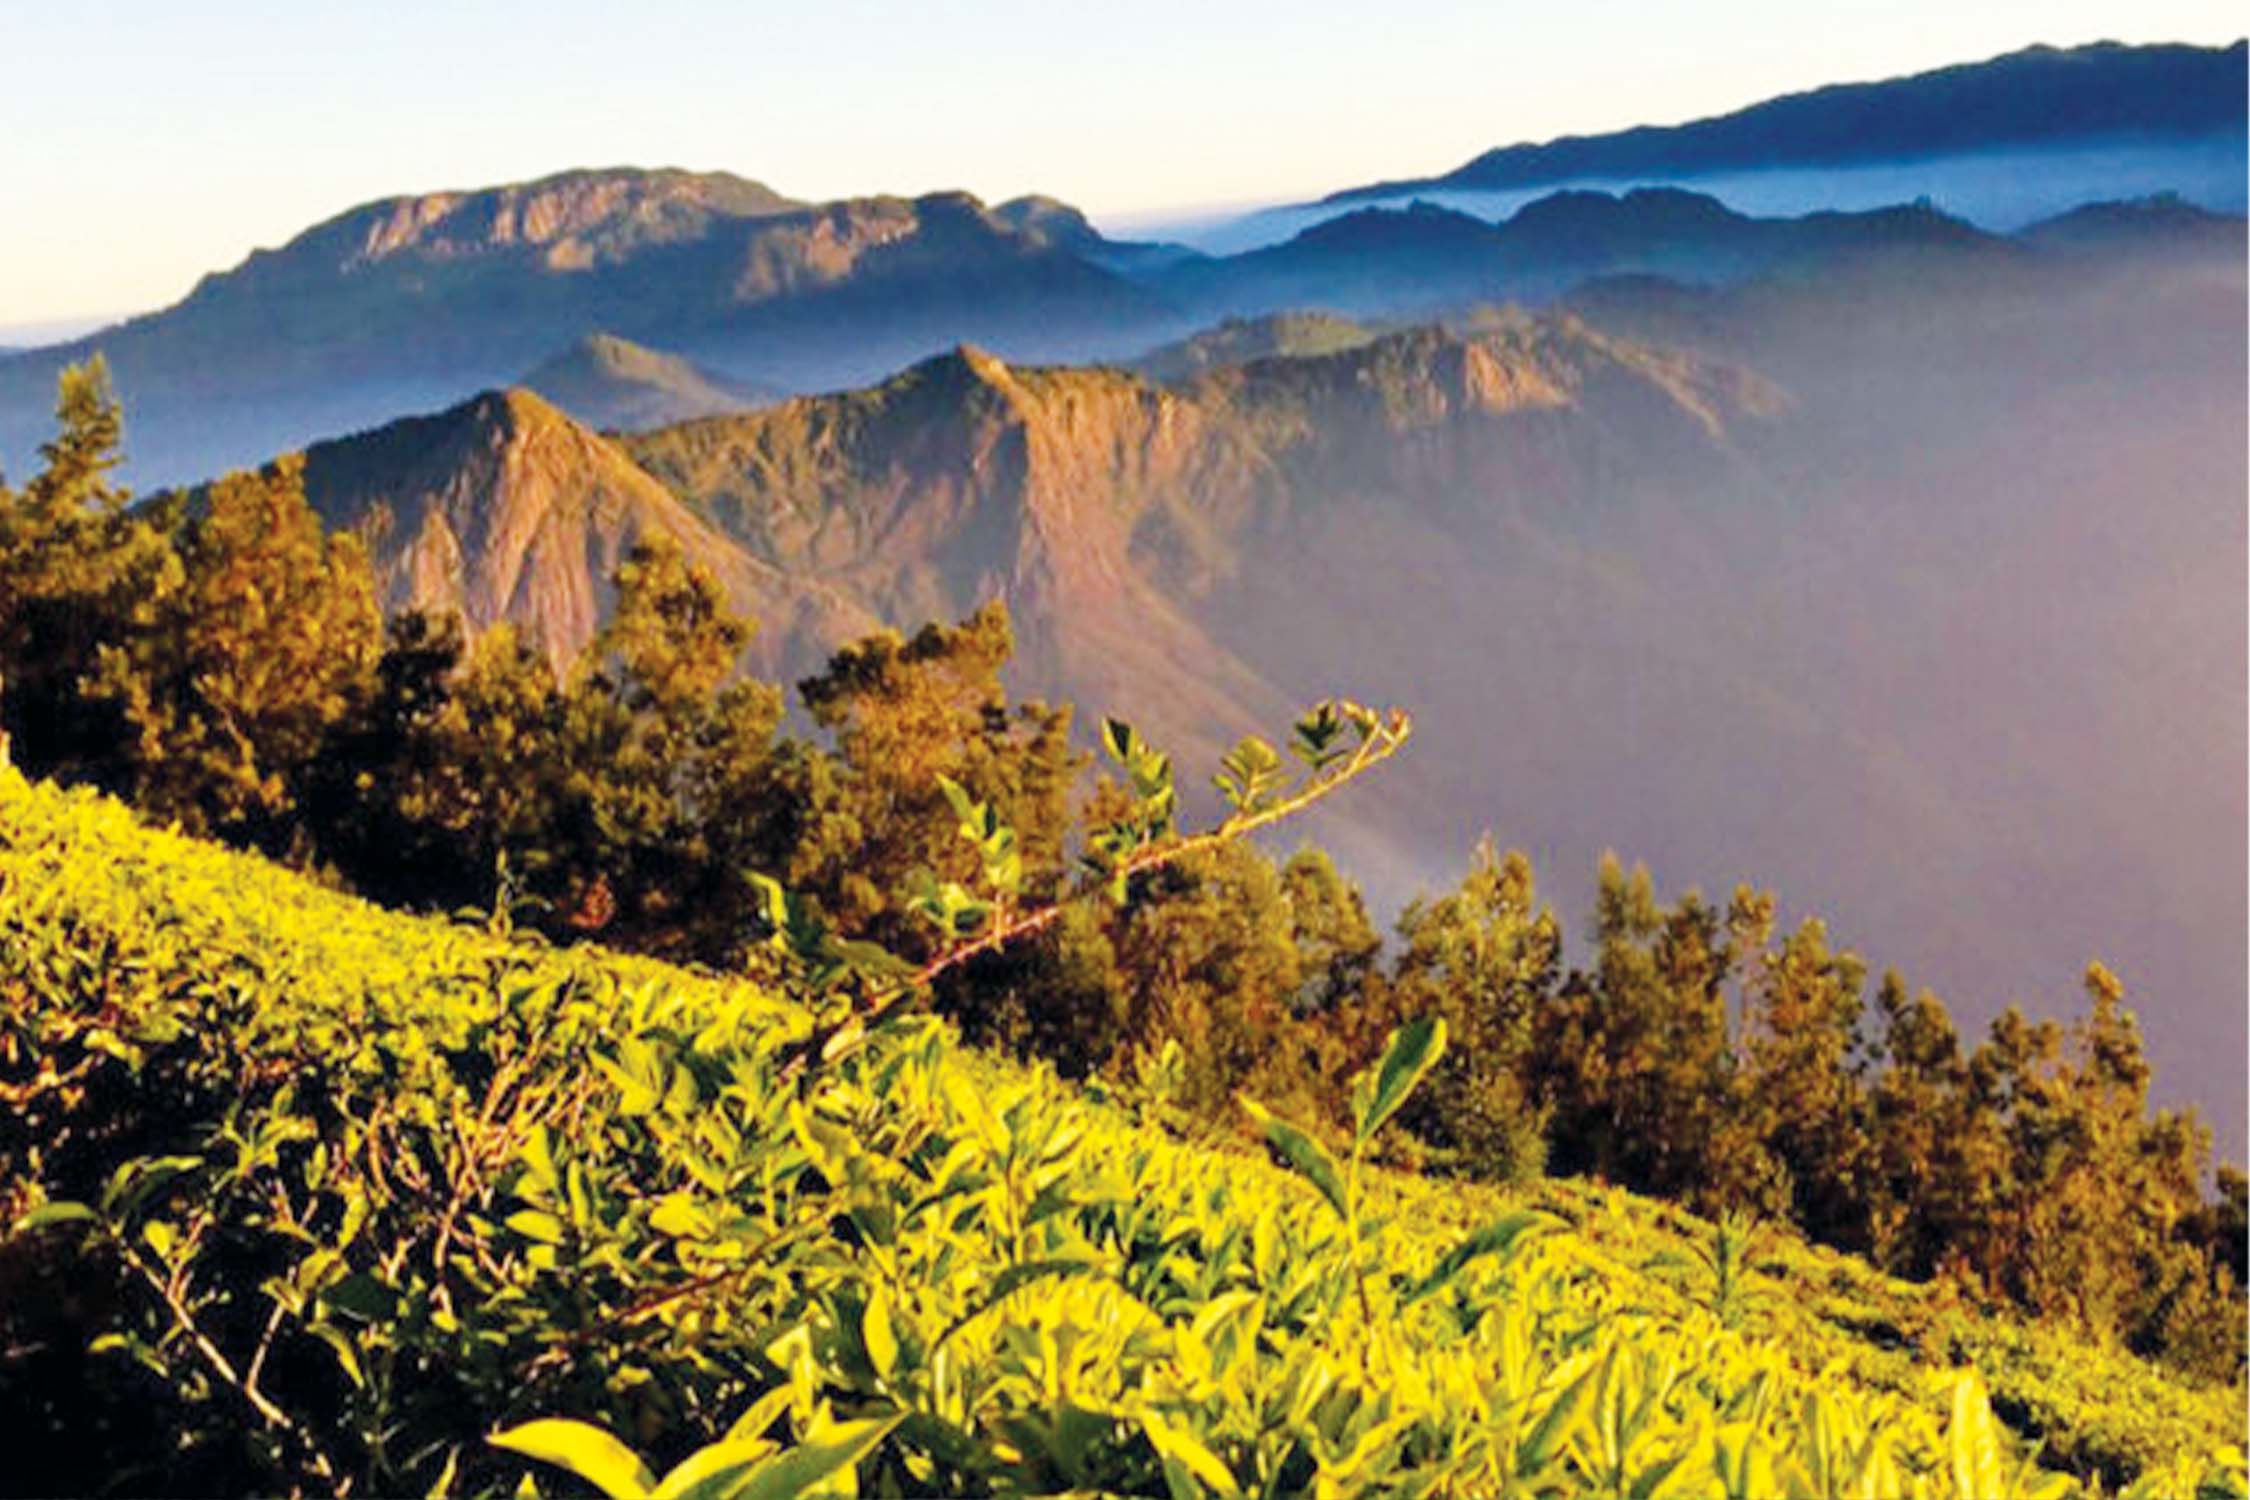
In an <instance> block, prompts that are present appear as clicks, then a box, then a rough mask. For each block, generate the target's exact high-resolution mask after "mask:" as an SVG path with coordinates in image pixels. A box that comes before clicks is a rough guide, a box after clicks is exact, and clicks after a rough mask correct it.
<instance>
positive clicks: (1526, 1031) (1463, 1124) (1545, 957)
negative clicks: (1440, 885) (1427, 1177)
mask: <svg viewBox="0 0 2250 1500" xmlns="http://www.w3.org/2000/svg"><path fill="white" fill-rule="evenodd" d="M1398 935H1399V941H1400V942H1401V944H1402V945H1403V948H1402V950H1401V952H1400V954H1399V957H1398V961H1397V964H1396V966H1395V967H1394V969H1393V972H1392V980H1391V987H1392V992H1393V998H1392V1001H1391V1005H1392V1009H1393V1011H1394V1012H1395V1013H1396V1014H1397V1015H1398V1016H1400V1017H1414V1016H1424V1015H1435V1016H1438V1017H1440V1018H1442V1019H1443V1020H1444V1022H1445V1024H1446V1033H1447V1035H1448V1036H1449V1037H1450V1038H1451V1042H1450V1044H1449V1046H1448V1047H1447V1050H1446V1054H1445V1056H1444V1058H1443V1059H1441V1060H1440V1062H1439V1064H1438V1066H1437V1070H1436V1072H1435V1074H1434V1075H1433V1076H1432V1078H1431V1080H1430V1085H1429V1087H1428V1088H1427V1089H1425V1090H1423V1091H1422V1093H1421V1094H1420V1095H1419V1096H1418V1097H1417V1098H1416V1100H1415V1102H1414V1104H1413V1105H1412V1106H1411V1107H1410V1110H1409V1113H1408V1115H1407V1116H1406V1117H1405V1123H1406V1125H1407V1126H1408V1128H1409V1129H1411V1130H1413V1131H1414V1132H1415V1133H1416V1134H1417V1135H1419V1136H1420V1137H1422V1138H1423V1139H1424V1140H1426V1141H1428V1142H1429V1143H1430V1144H1431V1145H1432V1146H1434V1147H1436V1148H1437V1149H1438V1151H1439V1152H1440V1153H1441V1159H1443V1158H1450V1159H1451V1160H1453V1161H1454V1162H1456V1163H1457V1164H1458V1165H1459V1167H1460V1168H1461V1169H1462V1170H1463V1171H1466V1172H1469V1173H1471V1174H1473V1175H1476V1176H1482V1177H1492V1178H1497V1179H1500V1180H1503V1181H1516V1180H1520V1179H1523V1178H1526V1177H1531V1176H1536V1175H1537V1174H1538V1173H1539V1172H1541V1171H1542V1170H1544V1169H1545V1166H1546V1157H1547V1148H1546V1138H1545V1137H1546V1123H1547V1121H1546V1113H1547V1112H1546V1110H1545V1109H1544V1108H1542V1107H1541V1106H1540V1104H1539V1103H1538V1102H1536V1101H1535V1100H1534V1099H1533V1098H1532V1097H1531V1096H1530V1091H1529V1089H1528V1087H1527V1081H1526V1078H1525V1072H1526V1068H1527V1064H1528V1060H1529V1056H1530V1053H1531V1049H1532V1044H1533V1027H1534V1024H1535V1023H1536V1021H1537V1019H1538V1017H1539V1015H1540V1013H1541V1011H1542V1010H1543V1009H1544V1008H1545V1007H1546V1006H1547V1005H1548V1004H1549V1002H1550V1000H1551V998H1552V995H1553V993H1554V988H1555V985H1556V984H1557V982H1558V980H1559V979H1560V976H1561V950H1562V928H1561V925H1560V924H1559V923H1558V922H1557V921H1556V920H1555V917H1554V914H1553V913H1552V912H1550V911H1548V910H1546V909H1544V908H1542V907H1540V906H1539V905H1538V896H1537V890H1536V887H1535V885H1534V882H1533V879H1532V871H1531V861H1530V860H1529V859H1528V858H1526V857H1525V856H1524V855H1523V854H1522V853H1520V852H1518V851H1515V850H1511V851H1509V853H1508V854H1507V855H1506V856H1505V857H1504V858H1503V857H1502V856H1501V855H1500V854H1499V852H1498V851H1497V850H1496V849H1495V848H1494V846H1493V844H1492V842H1491V840H1490V839H1487V840H1485V841H1484V842H1483V843H1481V844H1479V845H1478V846H1477V852H1476V857H1475V860H1474V862H1473V863H1472V865H1471V866H1470V869H1469V873H1468V875H1467V876H1465V877H1464V878H1463V879H1462V882H1461V884H1460V885H1459V886H1458V887H1457V888H1456V889H1454V890H1453V891H1451V892H1450V893H1448V894H1447V895H1445V896H1442V897H1440V898H1439V899H1437V900H1436V901H1433V902H1421V901H1417V902H1415V903H1414V904H1413V905H1411V906H1409V907H1408V908H1407V909H1406V912H1405V914H1404V915H1403V916H1401V917H1400V918H1399V924H1398Z"/></svg>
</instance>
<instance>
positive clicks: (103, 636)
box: [0, 355, 179, 790]
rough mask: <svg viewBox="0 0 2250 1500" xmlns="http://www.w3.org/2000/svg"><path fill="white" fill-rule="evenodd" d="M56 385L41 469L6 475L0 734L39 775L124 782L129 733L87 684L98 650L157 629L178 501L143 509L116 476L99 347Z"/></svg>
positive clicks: (116, 447)
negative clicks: (23, 477) (14, 478)
mask: <svg viewBox="0 0 2250 1500" xmlns="http://www.w3.org/2000/svg"><path fill="white" fill-rule="evenodd" d="M57 391H58V393H57V399H56V407H55V417H56V423H57V427H58V431H57V433H56V435H55V436H54V437H53V438H52V439H51V440H49V441H48V442H47V443H45V444H43V445H42V446H41V448H40V450H39V452H40V457H41V459H42V463H43V467H42V469H41V471H40V472H39V473H38V474H37V475H36V476H34V477H33V478H32V480H31V481H30V482H29V483H28V484H27V485H26V486H25V487H24V488H23V489H22V490H21V491H15V490H11V489H9V488H7V487H6V486H5V485H0V689H4V691H0V736H4V737H5V738H6V739H7V740H8V741H10V742H11V744H12V748H13V755H14V758H15V760H16V761H17V762H18V763H19V764H20V765H22V766H23V767H24V769H26V770H27V771H30V772H32V773H33V774H35V775H48V776H58V777H63V778H66V779H87V780H93V781H96V782H99V783H100V784H102V785H104V786H107V787H109V788H111V789H112V790H126V789H127V787H126V782H127V770H126V767H125V766H124V764H123V763H122V761H121V752H122V750H123V747H124V746H125V745H126V743H127V741H128V738H129V731H128V729H127V727H126V725H125V723H124V721H123V716H122V714H121V712H120V710H119V706H118V705H117V704H116V703H114V702H110V701H107V700H105V699H102V698H100V697H97V696H93V695H90V694H89V691H88V689H89V686H90V684H91V683H92V681H93V679H94V677H95V676H96V675H97V673H98V671H99V668H100V654H101V649H102V647H103V646H104V645H114V644H117V643H119V642H122V641H124V640H126V639H128V638H129V637H131V636H132V635H134V634H136V633H138V632H141V631H144V630H146V629H148V628H149V627H150V625H151V623H152V621H151V612H152V609H153V607H154V601H156V600H158V599H161V598H163V597H165V596H166V595H167V594H168V593H169V592H171V591H172V590H173V589H174V588H176V587H177V584H178V571H179V561H178V559H177V557H176V556H175V555H174V553H173V548H172V539H171V529H172V525H173V524H174V520H175V515H174V508H173V507H171V506H169V505H161V504H160V505H157V506H154V507H143V508H141V509H139V510H135V509H133V508H131V507H130V502H131V496H130V494H129V492H127V491H126V490H125V489H124V488H123V487H121V486H119V485H118V484H117V483H116V482H115V480H114V478H113V477H112V474H113V471H114V470H115V469H116V467H117V465H118V463H119V462H120V460H121V453H120V443H121V440H122V438H123V433H124V425H123V419H122V416H121V415H120V412H119V409H118V405H117V400H116V397H115V396H114V395H113V394H112V392H111V390H110V384H109V372H108V368H107V367H106V366H105V365H104V364H103V362H102V360H101V358H100V356H98V355H97V356H96V357H95V358H94V359H93V360H91V361H89V362H88V363H87V364H84V365H75V366H72V367H71V368H69V369H66V370H64V371H63V373H62V375H61V377H60V380H59V382H58V388H57Z"/></svg>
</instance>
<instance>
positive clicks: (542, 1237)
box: [506, 1208, 563, 1245]
mask: <svg viewBox="0 0 2250 1500" xmlns="http://www.w3.org/2000/svg"><path fill="white" fill-rule="evenodd" d="M506 1222H507V1225H508V1227H509V1228H510V1229H513V1230H514V1231H515V1232H516V1233H518V1234H520V1235H522V1236H523V1237H524V1238H525V1239H527V1240H537V1241H539V1242H540V1243H541V1244H543V1245H559V1244H561V1243H562V1242H563V1222H562V1220H560V1219H558V1218H556V1217H555V1216H554V1215H553V1214H551V1213H548V1212H546V1211H545V1210H544V1209H537V1208H525V1209H518V1210H517V1211H516V1212H514V1213H512V1214H510V1215H508V1218H507V1221H506Z"/></svg>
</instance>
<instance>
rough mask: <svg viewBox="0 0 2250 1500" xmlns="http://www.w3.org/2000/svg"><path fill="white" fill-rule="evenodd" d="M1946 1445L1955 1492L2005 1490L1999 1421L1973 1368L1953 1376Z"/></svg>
mask: <svg viewBox="0 0 2250 1500" xmlns="http://www.w3.org/2000/svg"><path fill="white" fill-rule="evenodd" d="M1946 1448H1947V1457H1948V1458H1949V1459H1950V1460H1951V1466H1952V1469H1953V1488H1954V1491H1955V1492H1956V1493H1958V1494H1962V1495H1999V1494H2002V1493H2004V1492H2005V1490H2004V1486H2005V1480H2004V1478H2003V1476H2002V1466H2001V1453H2000V1433H1999V1424H1998V1423H1996V1422H1994V1421H1993V1418H1992V1403H1991V1402H1990V1401H1988V1400H1986V1399H1985V1394H1984V1382H1983V1381H1982V1380H1979V1379H1978V1378H1977V1373H1976V1371H1974V1370H1963V1371H1962V1372H1961V1373H1960V1374H1959V1375H1958V1376H1956V1377H1955V1378H1954V1382H1953V1419H1952V1421H1951V1422H1950V1423H1949V1424H1948V1427H1947V1431H1946Z"/></svg>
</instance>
